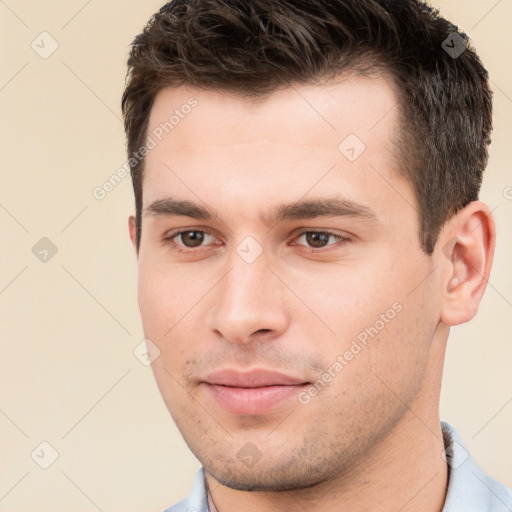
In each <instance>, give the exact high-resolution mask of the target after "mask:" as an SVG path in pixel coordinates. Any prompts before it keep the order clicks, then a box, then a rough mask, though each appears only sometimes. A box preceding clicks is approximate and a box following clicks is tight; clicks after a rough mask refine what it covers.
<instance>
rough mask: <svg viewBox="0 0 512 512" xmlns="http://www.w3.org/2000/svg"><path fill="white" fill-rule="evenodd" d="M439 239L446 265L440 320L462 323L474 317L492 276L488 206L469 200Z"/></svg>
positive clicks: (492, 235) (492, 233)
mask: <svg viewBox="0 0 512 512" xmlns="http://www.w3.org/2000/svg"><path fill="white" fill-rule="evenodd" d="M439 242H440V244H439V246H440V249H439V251H440V254H439V257H440V259H441V265H443V267H444V272H443V281H442V286H443V289H442V295H443V301H442V312H441V321H442V322H443V323H444V324H446V325H449V326H453V325H459V324H462V323H465V322H467V321H469V320H471V319H472V318H473V317H474V316H475V314H476V312H477V311H478V306H479V304H480V301H481V299H482V296H483V294H484V291H485V288H486V285H487V281H488V279H489V274H490V271H491V265H492V259H493V255H494V243H495V226H494V220H493V218H492V213H491V211H490V210H489V207H488V206H487V205H486V204H485V203H483V202H481V201H473V202H472V203H470V204H469V205H468V206H466V207H465V208H463V209H462V210H460V211H459V212H458V213H457V214H456V215H455V216H454V217H452V219H450V220H449V221H448V222H447V224H446V225H445V228H444V229H443V232H442V233H441V235H440V240H439Z"/></svg>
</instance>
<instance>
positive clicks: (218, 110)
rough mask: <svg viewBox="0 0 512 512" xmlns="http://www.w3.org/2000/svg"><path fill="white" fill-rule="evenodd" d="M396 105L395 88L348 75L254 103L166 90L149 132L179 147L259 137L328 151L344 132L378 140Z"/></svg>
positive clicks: (200, 92) (252, 140) (190, 90)
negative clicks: (324, 148)
mask: <svg viewBox="0 0 512 512" xmlns="http://www.w3.org/2000/svg"><path fill="white" fill-rule="evenodd" d="M190 104H194V106H193V107H190ZM396 106H397V98H396V95H395V93H394V90H393V88H392V87H391V85H390V82H389V80H388V79H387V78H386V77H384V76H381V75H372V76H362V75H357V74H350V75H346V76H340V77H338V78H336V79H333V80H330V81H327V82H326V83H324V84H322V85H299V84H296V85H292V86H291V87H288V88H282V89H279V90H276V91H274V92H273V93H272V94H270V95H268V96H266V97H264V98H256V99H252V98H245V97H241V96H238V95H234V94H231V93H228V92H225V91H212V90H199V89H194V88H189V87H186V86H183V87H178V88H171V87H167V88H164V89H162V90H160V91H159V92H158V94H157V95H156V98H155V101H154V103H153V107H152V110H151V113H150V119H149V124H148V134H152V133H153V134H154V133H156V136H157V137H158V136H162V137H164V138H167V137H166V136H167V135H170V134H171V132H172V137H171V138H172V140H174V141H175V142H176V144H180V145H182V147H183V146H187V145H188V144H190V143H192V144H195V143H197V142H200V143H201V145H210V144H211V145H226V146H227V145H233V144H235V143H236V144H243V143H247V144H253V143H257V142H261V141H262V135H264V136H265V137H266V139H267V140H270V139H272V140H274V141H282V142H289V141H290V140H293V141H295V142H296V143H297V144H308V145H316V146H329V147H331V148H332V146H333V144H335V143H336V142H338V143H339V142H340V141H341V140H342V139H343V138H344V137H345V136H346V135H347V134H349V133H353V134H356V135H357V136H358V137H359V138H360V139H361V140H364V141H365V140H368V139H369V138H375V137H378V135H379V132H381V131H382V129H384V130H385V129H386V128H389V126H390V125H391V124H392V123H393V121H396V119H394V118H395V117H396V115H397V114H398V109H395V107H396ZM393 111H394V112H393ZM166 123H167V124H166ZM379 126H380V128H381V130H378V128H379ZM233 129H235V130H236V137H234V133H233ZM388 133H389V132H388ZM159 134H160V135H159ZM335 147H337V145H336V146H335Z"/></svg>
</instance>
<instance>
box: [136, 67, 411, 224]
mask: <svg viewBox="0 0 512 512" xmlns="http://www.w3.org/2000/svg"><path fill="white" fill-rule="evenodd" d="M398 115H399V109H398V105H397V98H396V95H395V93H394V90H393V88H392V87H391V85H390V84H389V82H388V81H387V80H386V79H385V78H384V77H381V76H372V77H365V76H360V75H350V76H346V77H341V78H338V79H337V80H336V81H334V80H333V81H330V82H326V83H325V84H323V85H294V86H291V87H289V88H286V89H281V90H277V91H275V92H273V93H272V94H271V95H269V96H268V97H266V98H264V99H262V100H259V101H251V100H250V99H247V98H242V97H240V96H235V95H233V94H229V93H226V92H220V91H210V90H198V89H193V88H188V87H179V88H165V89H162V90H161V91H160V92H159V93H158V95H157V96H156V98H155V101H154V104H153V108H152V111H151V115H150V119H149V125H148V132H147V134H148V136H149V137H150V138H152V139H153V141H154V148H153V149H152V150H151V151H150V152H149V154H148V155H147V157H146V163H145V176H144V183H143V203H144V205H147V204H149V203H150V202H153V201H155V200H157V199H159V198H161V197H165V196H169V195H172V196H173V197H175V198H177V199H178V200H181V199H186V200H194V202H197V201H198V200H199V201H200V202H204V203H206V204H208V206H210V207H211V209H212V210H214V211H220V210H224V211H225V212H227V213H229V214H232V215H237V214H238V213H239V212H246V211H247V209H248V207H249V206H253V207H254V208H253V209H254V210H255V209H257V207H258V203H262V204H261V208H260V211H259V212H256V211H254V217H256V216H257V215H259V214H260V213H261V211H263V210H264V209H266V208H268V206H269V203H273V204H282V203H284V202H293V201H297V200H299V199H301V198H303V197H304V196H306V195H307V194H309V193H313V194H314V195H316V196H317V197H318V196H321V195H322V194H323V195H327V194H328V195H331V196H332V193H333V192H339V193H340V194H341V195H342V196H344V197H345V198H347V199H349V200H354V199H356V200H358V202H360V203H361V202H364V203H366V204H370V205H372V202H377V203H378V202H379V201H380V202H381V203H383V204H384V203H386V202H387V203H393V204H392V205H391V209H393V207H394V206H399V205H397V199H398V196H397V191H396V187H397V186H398V184H397V183H395V182H396V181H397V180H401V181H403V178H401V176H399V174H398V173H397V172H396V168H397V165H396V162H395V158H394V153H393V148H394V145H393V139H394V137H395V136H396V134H397V127H398ZM391 183H392V185H391V186H390V184H391ZM400 186H402V187H408V186H409V184H408V183H401V184H400ZM401 195H402V196H404V193H401ZM405 196H409V199H408V201H407V202H409V204H408V205H407V207H408V208H410V206H411V203H413V202H414V199H413V198H412V197H411V194H410V190H408V191H406V193H405ZM362 197H364V201H361V199H362ZM263 203H266V204H263ZM372 206H373V205H372ZM394 209H396V208H394ZM228 210H229V212H228ZM395 213H396V212H395ZM410 213H414V211H412V212H409V214H410Z"/></svg>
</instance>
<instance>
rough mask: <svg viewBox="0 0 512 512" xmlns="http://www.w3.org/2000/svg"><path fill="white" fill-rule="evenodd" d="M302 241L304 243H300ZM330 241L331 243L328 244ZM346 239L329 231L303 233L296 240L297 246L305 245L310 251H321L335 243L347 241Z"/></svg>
mask: <svg viewBox="0 0 512 512" xmlns="http://www.w3.org/2000/svg"><path fill="white" fill-rule="evenodd" d="M300 240H303V241H304V242H305V243H300ZM330 240H331V242H329V241H330ZM348 240H349V239H348V238H347V237H344V236H341V235H338V234H335V233H331V232H330V231H304V232H302V233H301V234H300V235H299V236H298V238H297V245H306V246H307V247H311V248H312V249H321V248H323V247H327V246H329V245H334V244H335V243H336V242H340V241H348Z"/></svg>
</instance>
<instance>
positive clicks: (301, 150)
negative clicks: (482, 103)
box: [131, 76, 440, 490]
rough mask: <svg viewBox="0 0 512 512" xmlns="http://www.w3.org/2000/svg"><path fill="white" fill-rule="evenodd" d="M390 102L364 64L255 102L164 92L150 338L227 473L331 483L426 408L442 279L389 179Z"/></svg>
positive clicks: (150, 256)
mask: <svg viewBox="0 0 512 512" xmlns="http://www.w3.org/2000/svg"><path fill="white" fill-rule="evenodd" d="M191 98H192V99H191ZM396 102H397V100H396V97H395V94H394V92H393V90H392V88H391V87H390V86H389V84H388V82H387V81H386V80H385V79H384V78H378V77H373V78H368V77H366V78H365V77H360V76H347V77H345V79H344V80H342V81H338V82H337V83H334V82H329V83H326V84H324V85H322V86H318V85H316V86H295V87H293V88H289V89H283V90H281V91H277V92H274V93H273V94H272V95H271V96H269V97H268V98H267V99H265V100H263V101H260V102H250V101H249V100H247V99H242V98H239V97H235V96H231V95H229V94H225V93H219V92H212V91H200V90H194V89H187V88H185V87H180V88H173V89H171V88H168V89H164V90H162V91H160V93H159V94H158V96H157V97H156V100H155V103H154V106H153V109H152V111H151V116H150V121H149V128H148V135H149V136H150V137H151V138H152V139H153V141H154V142H155V143H156V145H154V144H152V145H154V146H155V147H153V148H152V149H151V150H150V152H149V154H148V155H147V156H146V164H145V176H144V181H143V205H144V211H143V215H142V237H141V245H140V251H139V254H138V265H139V305H140V311H141V315H142V321H143V326H144V334H145V337H146V338H148V339H149V340H151V344H150V348H152V349H153V352H154V356H155V357H156V356H157V355H158V357H156V359H155V360H154V362H153V364H152V367H153V371H154V374H155V377H156V381H157V383H158V386H159V388H160V391H161V393H162V396H163V398H164V400H165V403H166V405H167V407H168V409H169V411H170V413H171V415H172V416H173V418H174V420H175V422H176V424H177V426H178V427H179V429H180V431H181V433H182V435H183V437H184V439H185V441H186V442H187V444H188V445H189V447H190V449H191V450H192V452H193V453H194V454H195V455H196V457H197V458H198V459H199V460H200V461H201V463H202V464H203V465H204V467H205V469H206V471H207V472H208V473H209V474H210V475H212V476H213V477H214V478H215V479H217V480H218V481H220V482H222V483H223V484H225V485H228V486H230V487H233V488H237V489H245V490H256V489H258V490H263V489H267V490H271V489H294V488H299V487H305V486H311V485H314V484H317V483H319V482H322V481H326V480H328V479H332V478H334V477H335V476H336V475H340V474H342V473H343V472H344V471H345V470H347V469H349V468H354V467H355V466H356V465H357V464H358V463H361V461H362V460H364V459H365V457H367V456H368V454H370V453H372V448H375V447H376V446H377V445H378V444H379V442H381V441H382V440H383V439H385V438H386V436H387V435H388V434H389V432H391V431H392V429H393V428H394V427H395V426H396V425H398V424H399V423H400V421H401V420H402V419H403V417H404V413H405V411H406V409H407V407H408V406H410V405H411V404H414V410H415V411H416V412H417V413H418V414H420V415H421V413H422V411H425V414H427V413H426V411H427V409H428V401H427V400H426V399H425V398H424V396H426V395H428V389H426V388H427V387H428V384H427V382H429V378H430V377H429V372H432V364H431V355H430V354H431V351H430V347H431V344H432V339H433V337H434V334H435V331H436V327H437V324H438V319H439V314H440V313H439V297H438V292H437V286H436V282H437V280H438V277H437V273H436V270H435V265H434V262H433V260H432V258H431V257H429V256H427V255H425V253H424V252H422V250H421V248H420V244H419V238H418V218H417V211H416V208H417V207H416V200H415V197H414V193H413V190H412V187H411V185H410V183H409V182H408V181H406V180H405V179H404V178H403V177H401V176H400V174H399V173H398V172H397V169H398V165H397V162H396V160H395V155H394V154H393V139H394V137H395V136H396V134H397V129H398V128H397V127H398V119H399V111H398V107H397V105H396ZM185 105H189V106H191V105H192V106H191V107H190V108H188V107H185ZM176 112H177V113H176ZM173 114H174V119H173V120H171V123H172V126H171V124H169V119H170V117H171V116H172V115H173ZM166 122H167V123H168V124H167V125H165V124H164V123H166ZM163 127H164V128H163ZM131 234H132V239H133V237H134V228H133V223H132V233H131ZM427 276H429V277H428V278H426V277H427ZM397 397H399V398H397Z"/></svg>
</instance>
